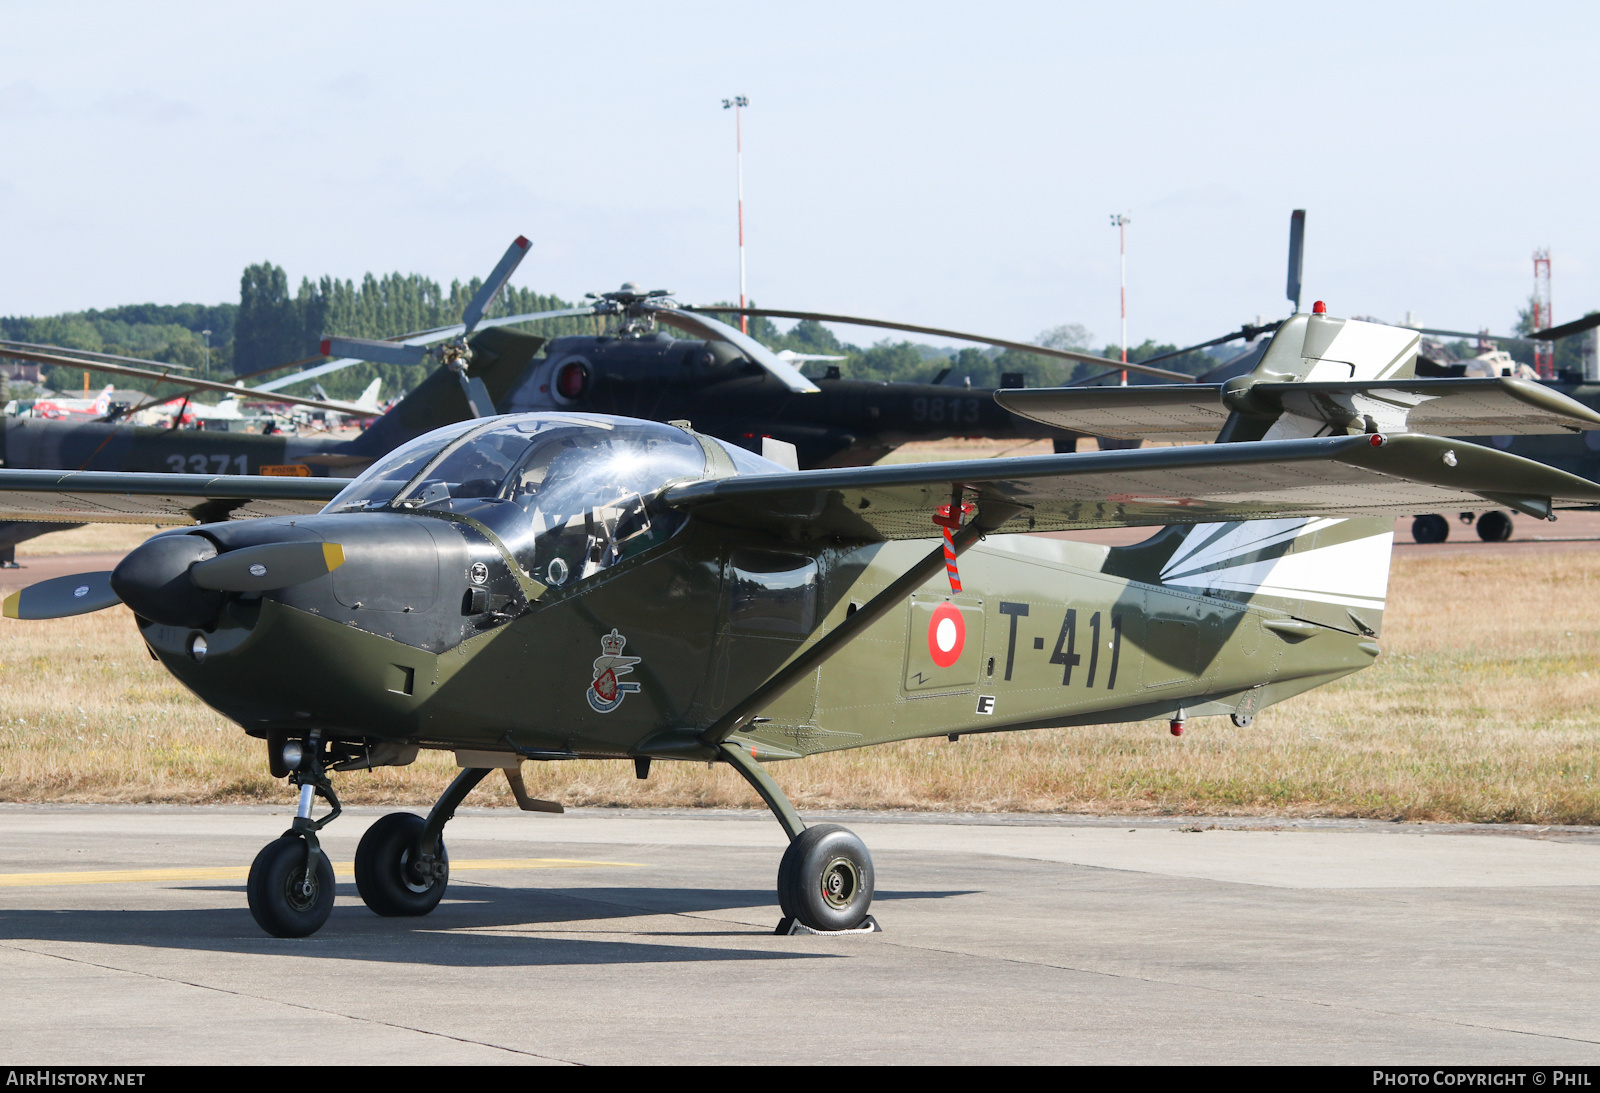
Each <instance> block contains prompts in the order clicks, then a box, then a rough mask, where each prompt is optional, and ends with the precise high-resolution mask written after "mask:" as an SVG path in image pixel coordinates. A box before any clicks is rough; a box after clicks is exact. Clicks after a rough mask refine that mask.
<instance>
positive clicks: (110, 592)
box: [0, 535, 345, 626]
mask: <svg viewBox="0 0 1600 1093" xmlns="http://www.w3.org/2000/svg"><path fill="white" fill-rule="evenodd" d="M196 559H198V560H196ZM344 560H345V558H344V547H343V546H341V545H340V544H338V543H325V542H322V541H320V540H318V541H304V540H301V541H295V542H286V543H263V544H261V545H260V546H253V547H242V548H240V549H238V550H230V551H227V552H225V553H223V554H217V553H216V547H215V546H214V545H213V544H212V543H211V541H210V540H209V539H205V538H202V537H201V536H198V535H167V536H161V537H159V538H156V539H152V540H150V541H149V542H148V543H145V544H144V545H142V546H140V547H137V548H136V549H134V550H133V551H132V552H131V553H130V554H129V555H128V556H127V557H126V558H124V559H123V561H122V564H120V565H118V566H117V568H116V569H115V570H112V571H99V572H94V573H72V574H68V575H67V576H65V577H52V578H51V579H50V580H48V581H40V582H39V583H38V584H31V585H29V586H28V587H27V588H24V589H22V590H21V591H18V592H13V593H12V594H11V595H9V596H7V597H6V598H5V602H4V603H3V604H0V615H3V616H4V617H5V618H8V619H64V618H67V617H69V616H72V615H85V614H88V613H89V612H91V611H100V610H103V609H105V608H107V607H115V606H116V605H117V604H119V603H126V604H128V606H129V607H131V608H133V609H134V610H135V611H136V612H138V613H139V614H140V615H143V616H144V617H145V618H148V619H153V620H154V621H156V622H160V623H165V624H167V625H171V626H204V625H206V624H207V623H208V622H209V621H211V620H213V619H214V618H215V614H216V610H217V609H218V608H220V606H221V598H220V597H218V596H216V595H215V593H217V592H270V591H271V590H273V589H275V588H288V587H290V586H291V585H297V584H303V583H304V582H306V581H310V580H314V579H316V578H317V577H320V576H322V575H323V574H325V573H331V572H332V571H333V570H335V569H338V568H339V567H340V566H341V565H343V564H344ZM185 578H187V579H185ZM207 593H211V595H208V594H207Z"/></svg>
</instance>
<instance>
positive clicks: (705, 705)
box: [0, 305, 1600, 937]
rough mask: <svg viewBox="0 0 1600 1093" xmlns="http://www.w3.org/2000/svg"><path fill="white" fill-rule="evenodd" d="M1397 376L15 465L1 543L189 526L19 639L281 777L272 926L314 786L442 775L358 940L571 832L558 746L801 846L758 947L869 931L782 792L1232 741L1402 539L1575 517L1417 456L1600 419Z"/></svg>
mask: <svg viewBox="0 0 1600 1093" xmlns="http://www.w3.org/2000/svg"><path fill="white" fill-rule="evenodd" d="M1416 349H1417V335H1416V333H1415V332H1414V331H1410V330H1402V329H1397V328H1393V327H1386V326H1381V325H1377V324H1371V323H1363V322H1356V321H1350V320H1339V319H1335V318H1333V317H1331V316H1328V315H1327V314H1325V313H1323V309H1322V308H1321V307H1320V305H1319V307H1318V308H1317V313H1314V314H1311V315H1305V314H1301V315H1296V316H1295V317H1293V318H1291V319H1289V320H1287V321H1286V322H1285V323H1284V324H1283V325H1282V326H1281V327H1280V328H1279V329H1278V331H1277V332H1276V334H1275V335H1274V336H1273V340H1272V343H1271V345H1270V347H1269V348H1268V350H1267V352H1266V354H1265V356H1264V358H1263V359H1262V361H1261V364H1260V366H1259V367H1258V368H1257V369H1256V370H1255V371H1254V372H1253V373H1251V374H1250V375H1249V376H1245V377H1240V378H1239V379H1237V380H1234V381H1231V382H1230V383H1229V384H1228V385H1226V388H1225V389H1224V390H1223V391H1222V392H1221V393H1220V394H1219V393H1218V392H1217V391H1216V389H1215V388H1214V387H1211V386H1208V385H1184V388H1183V389H1180V390H1177V391H1166V390H1163V388H1161V387H1159V386H1156V387H1138V388H1074V389H1066V390H1054V391H1022V392H1015V393H1012V394H1009V395H1007V396H1006V398H1007V400H1008V401H1011V402H1013V403H1017V402H1018V401H1019V400H1020V402H1021V403H1024V404H1025V403H1028V402H1034V403H1037V404H1038V405H1034V406H1032V407H1027V408H1029V409H1033V410H1037V411H1040V412H1043V411H1044V410H1046V409H1047V410H1048V411H1049V412H1051V413H1055V414H1068V413H1078V414H1083V415H1090V416H1094V417H1095V421H1096V423H1097V427H1099V424H1100V423H1109V422H1111V421H1118V422H1121V423H1122V424H1123V427H1124V428H1125V431H1126V432H1128V433H1129V434H1132V433H1134V432H1135V431H1136V430H1135V429H1134V427H1133V426H1132V425H1130V424H1128V423H1129V422H1136V423H1138V429H1139V430H1142V431H1143V433H1144V435H1150V434H1151V433H1162V434H1165V433H1166V432H1175V433H1182V434H1185V435H1187V434H1188V433H1189V432H1191V431H1194V430H1195V429H1197V428H1199V427H1201V426H1202V425H1203V427H1205V428H1214V427H1216V426H1217V425H1218V424H1220V436H1219V437H1218V439H1219V441H1220V442H1219V443H1216V444H1210V445H1195V446H1187V447H1170V448H1157V449H1143V450H1129V451H1099V452H1085V453H1074V454H1060V455H1050V456H1038V457H1030V458H1014V459H988V460H982V461H972V462H955V463H933V464H914V465H898V466H886V467H850V468H836V469H822V470H811V471H798V472H797V471H789V470H786V469H784V468H782V467H780V466H778V465H776V464H775V463H772V462H769V461H767V460H764V459H762V458H761V457H759V456H756V455H754V454H751V453H749V452H746V451H744V450H743V449H742V448H740V447H738V446H737V445H733V444H728V443H723V442H720V441H718V440H715V439H713V438H711V437H708V436H706V435H704V434H701V433H697V432H695V431H693V430H692V429H690V428H689V427H688V426H687V424H685V423H678V424H666V423H659V422H651V421H642V420H635V419H628V418H621V417H610V416H601V415H588V414H579V413H571V412H565V411H547V412H540V413H528V414H513V415H504V416H493V417H485V418H481V419H476V420H471V421H465V422H460V423H457V424H454V425H451V426H448V427H446V428H443V429H439V430H436V431H434V432H431V433H429V434H427V435H425V436H422V437H419V438H417V439H416V440H414V441H412V442H410V443H408V444H406V445H404V446H402V447H400V448H398V449H397V450H395V451H394V452H392V453H390V454H389V455H388V456H387V457H385V458H384V459H381V460H379V461H378V462H377V463H375V464H374V465H373V466H372V467H371V468H369V469H368V470H367V471H366V472H365V473H364V474H362V475H361V476H360V477H358V478H356V479H354V480H352V481H339V480H333V479H313V478H303V479H294V478H263V477H258V476H246V475H240V476H232V477H221V478H205V477H203V476H190V475H172V474H149V475H129V474H111V473H94V472H86V473H82V474H59V473H53V472H37V471H33V472H30V471H3V472H0V515H4V516H9V517H12V518H39V517H40V516H49V517H51V518H56V519H70V520H97V519H98V520H117V519H138V520H140V521H149V520H152V519H165V520H170V521H173V522H183V523H189V522H192V521H195V520H201V521H210V522H202V523H199V524H198V525H197V526H190V527H182V528H175V529H174V530H172V531H170V532H166V533H163V534H160V535H158V536H156V537H154V538H152V539H150V540H148V541H147V542H146V543H144V545H142V546H140V547H139V548H138V549H136V550H134V551H133V552H132V553H130V554H129V555H128V556H127V557H126V559H124V560H123V562H122V563H121V564H120V565H119V566H118V567H117V568H116V569H115V570H114V571H112V572H109V573H104V572H102V573H85V574H81V575H77V576H69V577H64V578H59V579H56V580H53V581H45V582H42V583H40V584H36V585H33V586H30V587H29V588H26V589H24V590H22V591H21V592H19V593H17V594H14V595H13V596H11V597H9V598H8V599H7V600H6V601H5V604H4V614H5V615H6V616H8V617H10V618H17V619H40V618H58V617H62V616H66V615H71V614H77V613H80V612H83V611H88V610H95V609H100V608H105V607H110V606H113V605H115V604H117V603H122V604H126V605H127V606H128V607H129V608H130V609H131V610H132V612H133V615H134V622H135V624H136V625H137V627H138V629H139V633H140V635H141V636H142V638H143V640H144V641H145V642H146V643H147V645H148V647H149V649H150V651H151V653H152V655H153V656H155V657H157V658H159V659H160V661H161V662H162V663H163V664H164V665H165V667H166V668H167V669H168V670H169V671H170V672H171V673H172V674H173V675H174V676H175V677H177V679H178V680H180V681H181V682H182V683H183V684H184V685H185V686H187V687H188V688H189V689H190V690H192V691H193V692H194V693H195V694H196V695H198V696H199V697H200V698H201V699H202V700H203V701H205V702H206V703H207V704H209V705H211V706H212V707H214V708H215V709H217V710H219V711H220V712H222V713H223V714H225V715H226V716H227V717H229V718H230V719H232V720H233V721H235V722H237V723H238V724H239V725H240V726H241V727H242V728H243V730H244V731H245V732H246V733H248V734H250V735H252V736H255V737H258V738H261V739H262V740H263V741H264V742H265V749H264V750H265V753H266V755H265V758H266V760H267V763H268V765H269V766H270V768H271V770H272V772H273V774H274V775H275V776H278V777H285V778H287V779H288V781H289V783H290V784H291V785H295V786H298V787H299V807H298V811H297V815H296V818H295V820H294V821H293V824H292V826H291V827H290V829H289V830H288V831H286V832H285V833H284V835H283V836H282V837H280V838H278V839H277V840H275V841H273V842H271V843H269V844H268V845H267V846H266V847H265V848H264V849H263V850H262V851H261V853H260V854H259V855H258V856H257V857H256V859H255V862H254V864H253V865H252V866H251V869H250V875H249V882H248V885H247V892H248V898H249V905H250V910H251V912H252V914H253V915H254V916H255V919H256V921H257V922H258V923H259V924H260V925H261V926H262V928H263V929H265V930H267V931H268V932H270V933H272V934H275V935H278V936H284V937H291V936H304V935H308V934H310V933H312V932H314V931H316V930H317V929H319V928H320V927H321V926H322V925H323V924H324V922H325V921H326V920H327V918H328V916H329V913H330V909H331V908H332V906H333V898H334V877H333V872H332V868H331V866H330V865H329V863H328V860H327V857H326V855H325V854H324V853H323V852H322V850H321V849H320V847H319V844H318V835H317V833H318V831H319V830H321V829H322V828H323V827H324V826H326V825H327V824H328V823H329V822H330V821H332V820H333V819H334V818H335V817H336V816H338V815H339V803H338V797H337V795H336V794H335V791H334V785H333V775H334V774H335V773H336V772H352V771H358V770H367V769H371V768H373V767H378V766H383V765H392V764H406V763H409V762H411V761H412V760H414V759H415V757H416V756H417V754H418V751H419V749H422V748H433V749H442V750H447V751H453V752H454V753H455V757H456V761H457V763H458V764H459V765H460V766H461V767H462V772H461V774H460V775H459V776H458V777H457V778H456V779H455V781H454V782H453V783H452V784H451V785H450V787H449V788H448V789H447V790H446V791H445V792H444V794H443V795H442V796H441V798H440V799H439V801H438V803H437V804H436V805H435V806H434V807H433V809H432V811H431V812H430V813H429V814H428V815H427V816H426V817H424V816H420V815H415V814H412V813H406V812H398V813H393V814H391V815H388V816H385V817H383V818H382V819H380V820H379V821H377V822H376V823H374V824H373V825H372V826H371V827H370V828H369V829H368V830H367V832H366V833H365V835H364V836H363V838H362V839H361V842H360V845H359V849H358V850H357V852H356V864H355V872H356V887H357V890H358V891H359V893H360V895H361V897H362V899H363V900H364V901H365V902H366V904H367V906H368V907H369V908H371V909H372V910H373V911H375V912H377V913H378V914H380V915H389V916H409V915H422V914H427V913H428V912H430V911H432V910H433V909H434V908H435V907H436V906H437V904H438V903H439V901H440V898H441V896H442V895H443V894H444V892H445V888H446V885H447V883H448V880H449V874H450V868H449V857H448V855H447V853H446V850H445V844H444V841H443V838H442V832H443V830H444V827H445V825H446V823H447V821H448V820H449V819H450V817H451V816H452V814H453V812H454V810H455V808H456V807H457V806H458V805H459V804H460V803H461V802H462V800H463V799H464V798H465V797H466V796H467V794H468V793H469V792H470V791H471V790H472V789H473V787H474V786H476V785H477V784H479V782H481V781H482V780H483V779H484V778H485V777H486V776H487V775H489V774H490V773H492V772H493V771H495V770H501V771H503V772H504V774H505V777H506V778H507V780H508V782H509V784H510V786H511V788H512V790H513V792H514V793H515V794H516V795H517V797H518V800H519V803H520V804H521V805H522V807H524V808H527V809H534V810H543V811H560V806H559V805H557V804H552V803H548V802H541V801H536V800H533V799H531V798H529V797H528V795H527V792H526V789H525V785H524V782H523V780H522V778H521V775H520V773H519V772H520V769H521V765H522V764H523V763H524V762H529V761H532V762H561V761H563V760H568V759H575V758H580V757H583V758H594V759H612V760H617V761H621V762H632V763H633V764H634V766H635V770H636V772H637V774H638V775H639V777H641V778H643V777H648V776H649V773H650V769H651V765H652V763H654V762H657V761H696V762H708V761H709V762H723V763H727V764H729V765H730V766H731V767H733V768H734V769H735V770H737V771H738V772H739V773H740V774H741V775H742V776H743V777H744V778H745V779H747V780H748V781H749V783H750V785H751V786H752V787H753V788H754V790H755V792H756V793H757V794H758V795H759V796H760V797H761V799H762V800H763V801H765V802H766V804H767V806H768V807H769V808H770V809H771V810H772V812H773V813H774V815H775V816H776V817H777V819H778V822H779V823H780V824H781V825H782V826H783V828H784V830H785V831H786V832H787V833H788V835H789V838H790V843H789V847H788V849H787V850H786V851H785V853H784V854H783V857H782V859H781V861H780V863H779V868H778V899H779V903H780V904H781V906H782V910H783V915H784V921H783V922H781V923H780V924H779V929H780V930H782V931H785V932H804V931H806V930H810V931H840V930H851V929H870V928H874V923H872V922H871V921H870V920H869V915H868V912H869V908H870V904H871V900H872V894H873V890H874V884H875V873H874V866H873V861H872V857H871V855H870V853H869V852H868V850H867V848H866V846H865V845H864V844H863V843H862V841H861V840H860V839H859V838H857V837H856V836H855V835H854V834H852V833H851V832H849V831H847V830H845V829H844V828H841V827H838V826H835V825H831V824H822V825H815V826H807V825H806V824H805V822H804V821H803V820H802V819H801V817H800V816H799V815H798V813H797V812H796V810H795V809H794V807H793V806H792V805H791V804H790V802H789V801H788V800H787V799H786V798H785V796H784V794H783V792H782V790H781V789H780V788H779V787H778V784H777V783H776V782H775V781H774V780H773V778H772V777H771V776H770V775H769V774H768V772H767V770H766V765H767V764H770V763H774V762H778V761H793V760H799V759H801V758H803V757H805V756H809V755H815V754H817V753H820V752H827V751H833V750H838V749H842V748H855V747H862V746H865V745H869V744H878V743H883V742H886V741H891V740H903V739H908V738H916V737H933V736H945V735H948V736H951V737H959V736H960V735H962V734H966V733H978V732H997V731H1008V730H1020V729H1029V728H1039V727H1046V726H1070V725H1084V724H1100V723H1105V722H1116V721H1134V720H1143V719H1149V718H1165V719H1169V720H1170V722H1171V728H1172V731H1173V732H1175V733H1177V732H1181V731H1182V730H1183V727H1184V725H1185V722H1186V721H1187V720H1188V719H1190V718H1194V717H1202V716H1218V715H1220V716H1230V717H1231V718H1232V719H1233V722H1234V723H1235V724H1236V725H1239V726H1248V725H1249V724H1250V723H1251V720H1252V718H1253V717H1254V716H1255V714H1256V713H1258V712H1259V711H1260V710H1262V709H1263V708H1265V707H1267V706H1269V705H1271V704H1273V703H1276V702H1280V701H1282V700H1284V699H1286V698H1288V697H1290V696H1291V695H1294V694H1297V693H1300V692H1302V691H1305V690H1308V689H1310V688H1312V687H1316V686H1318V685H1320V684H1323V683H1327V682H1329V681H1331V680H1334V679H1337V678H1339V677H1340V676H1343V675H1346V674H1348V673H1350V672H1354V671H1357V670H1359V669H1361V668H1364V667H1366V666H1368V665H1370V664H1371V663H1373V661H1374V659H1375V658H1377V657H1378V656H1379V654H1380V645H1379V637H1380V633H1381V629H1382V625H1383V612H1384V608H1385V598H1386V585H1387V574H1388V568H1389V553H1390V544H1391V541H1392V529H1393V521H1394V516H1395V514H1396V513H1397V512H1415V511H1421V510H1426V509H1428V508H1430V507H1434V506H1437V505H1443V506H1447V507H1460V506H1463V505H1467V504H1472V503H1482V502H1483V501H1485V500H1487V501H1489V502H1491V503H1493V504H1495V505H1503V506H1507V507H1510V508H1513V509H1516V510H1517V511H1520V512H1525V513H1529V514H1537V515H1540V516H1545V517H1553V516H1554V514H1555V510H1557V509H1559V508H1563V507H1570V506H1580V505H1593V504H1596V503H1600V485H1596V484H1595V483H1592V482H1588V481H1585V480H1583V479H1580V478H1576V477H1574V476H1572V475H1569V474H1566V473H1563V472H1561V471H1559V470H1556V469H1553V468H1550V467H1546V466H1542V465H1540V464H1537V463H1534V462H1532V461H1530V460H1526V459H1522V458H1520V457H1517V456H1514V455H1510V454H1508V453H1506V452H1502V451H1497V450H1495V449H1493V448H1488V447H1479V446H1476V445H1471V444H1466V443H1462V442H1460V441H1454V440H1449V439H1445V438H1442V437H1438V436H1432V435H1428V434H1426V433H1424V432H1421V431H1419V429H1421V428H1433V427H1436V426H1439V425H1441V424H1442V426H1443V427H1444V428H1447V429H1450V430H1452V431H1461V429H1462V428H1463V427H1464V425H1465V424H1466V423H1472V424H1474V425H1475V426H1478V427H1483V428H1492V429H1493V430H1495V431H1497V432H1541V431H1551V430H1557V429H1561V428H1564V427H1566V426H1567V425H1569V424H1570V423H1572V422H1574V421H1576V422H1581V423H1583V424H1585V425H1589V426H1595V425H1600V415H1596V414H1595V413H1594V412H1593V411H1591V410H1588V409H1587V408H1585V407H1583V406H1580V405H1578V404H1576V403H1574V402H1572V401H1571V400H1568V399H1564V398H1563V397H1562V396H1560V395H1559V394H1557V393H1555V392H1551V391H1549V390H1548V389H1543V388H1540V389H1537V390H1532V391H1530V390H1528V389H1527V388H1525V387H1524V386H1522V385H1519V384H1517V383H1516V382H1514V381H1509V382H1508V381H1501V380H1494V379H1486V380H1456V379H1432V380H1430V379H1417V378H1415V377H1414V376H1413V374H1412V370H1413V365H1414V361H1415V356H1416ZM1019 408H1023V407H1021V406H1019ZM1075 420H1076V419H1075ZM224 512H226V514H227V515H228V516H230V517H232V519H228V520H222V519H220V516H221V514H222V513H224ZM241 517H255V518H254V519H241ZM1128 526H1151V527H1164V530H1161V531H1159V532H1158V533H1156V534H1155V535H1154V536H1153V537H1152V538H1150V539H1148V540H1146V541H1145V542H1142V543H1139V544H1137V545H1134V546H1128V547H1120V548H1107V547H1105V546H1097V545H1089V544H1085V543H1079V542H1071V541H1065V540H1058V539H1052V538H1043V537H1038V536H1027V535H1022V534H1017V533H1023V532H1030V531H1031V532H1045V531H1062V530H1070V529H1075V528H1103V527H1128ZM845 652H848V655H844V656H841V655H839V654H841V653H845ZM319 798H321V799H322V800H324V801H326V803H327V809H326V811H325V812H324V814H323V815H321V816H317V815H316V814H315V812H316V803H317V800H318V799H319Z"/></svg>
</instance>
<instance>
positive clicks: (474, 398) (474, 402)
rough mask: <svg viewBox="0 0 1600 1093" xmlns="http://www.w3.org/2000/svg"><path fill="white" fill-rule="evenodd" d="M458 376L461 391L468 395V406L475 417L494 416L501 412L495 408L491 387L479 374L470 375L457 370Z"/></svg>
mask: <svg viewBox="0 0 1600 1093" xmlns="http://www.w3.org/2000/svg"><path fill="white" fill-rule="evenodd" d="M456 378H457V379H459V380H460V381H461V392H462V394H464V395H466V396H467V408H468V409H469V410H471V411H472V416H473V417H494V415H495V414H497V413H499V411H498V410H496V409H495V408H494V399H492V398H490V397H489V388H488V387H486V386H484V383H483V381H482V380H481V379H479V378H478V377H477V376H469V375H467V374H466V372H464V371H463V372H457V373H456Z"/></svg>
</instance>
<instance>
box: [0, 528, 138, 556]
mask: <svg viewBox="0 0 1600 1093" xmlns="http://www.w3.org/2000/svg"><path fill="white" fill-rule="evenodd" d="M163 530H167V529H165V528H159V527H152V526H150V525H149V524H85V525H84V526H82V527H77V528H72V529H70V530H68V531H52V532H50V533H49V534H47V535H41V536H39V537H38V538H37V539H28V540H27V541H25V542H22V543H19V544H17V557H19V558H25V557H35V558H37V557H42V556H44V555H46V554H98V553H102V552H106V551H113V550H132V549H133V548H134V547H136V546H138V545H139V544H140V543H142V542H144V541H145V540H146V539H148V538H150V536H152V535H154V534H155V533H156V532H158V531H163Z"/></svg>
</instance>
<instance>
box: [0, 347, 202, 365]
mask: <svg viewBox="0 0 1600 1093" xmlns="http://www.w3.org/2000/svg"><path fill="white" fill-rule="evenodd" d="M8 345H9V346H15V347H16V348H18V349H37V350H41V351H43V352H46V353H64V354H67V355H69V356H77V357H83V358H85V359H84V361H83V363H84V364H86V365H88V366H89V367H90V368H93V367H94V364H95V362H96V361H110V362H113V363H116V362H121V363H123V364H136V365H140V366H142V367H145V368H150V367H153V366H160V367H161V368H166V369H172V370H174V371H178V372H193V371H194V369H193V368H192V367H190V366H189V365H187V364H173V363H172V362H171V361H153V360H150V359H149V358H148V357H124V356H121V355H119V354H117V353H96V352H94V351H93V350H90V349H71V348H69V347H67V346H64V345H40V344H38V343H36V342H13V341H3V340H0V347H4V346H8ZM4 355H5V354H4V351H3V349H0V356H4Z"/></svg>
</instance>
